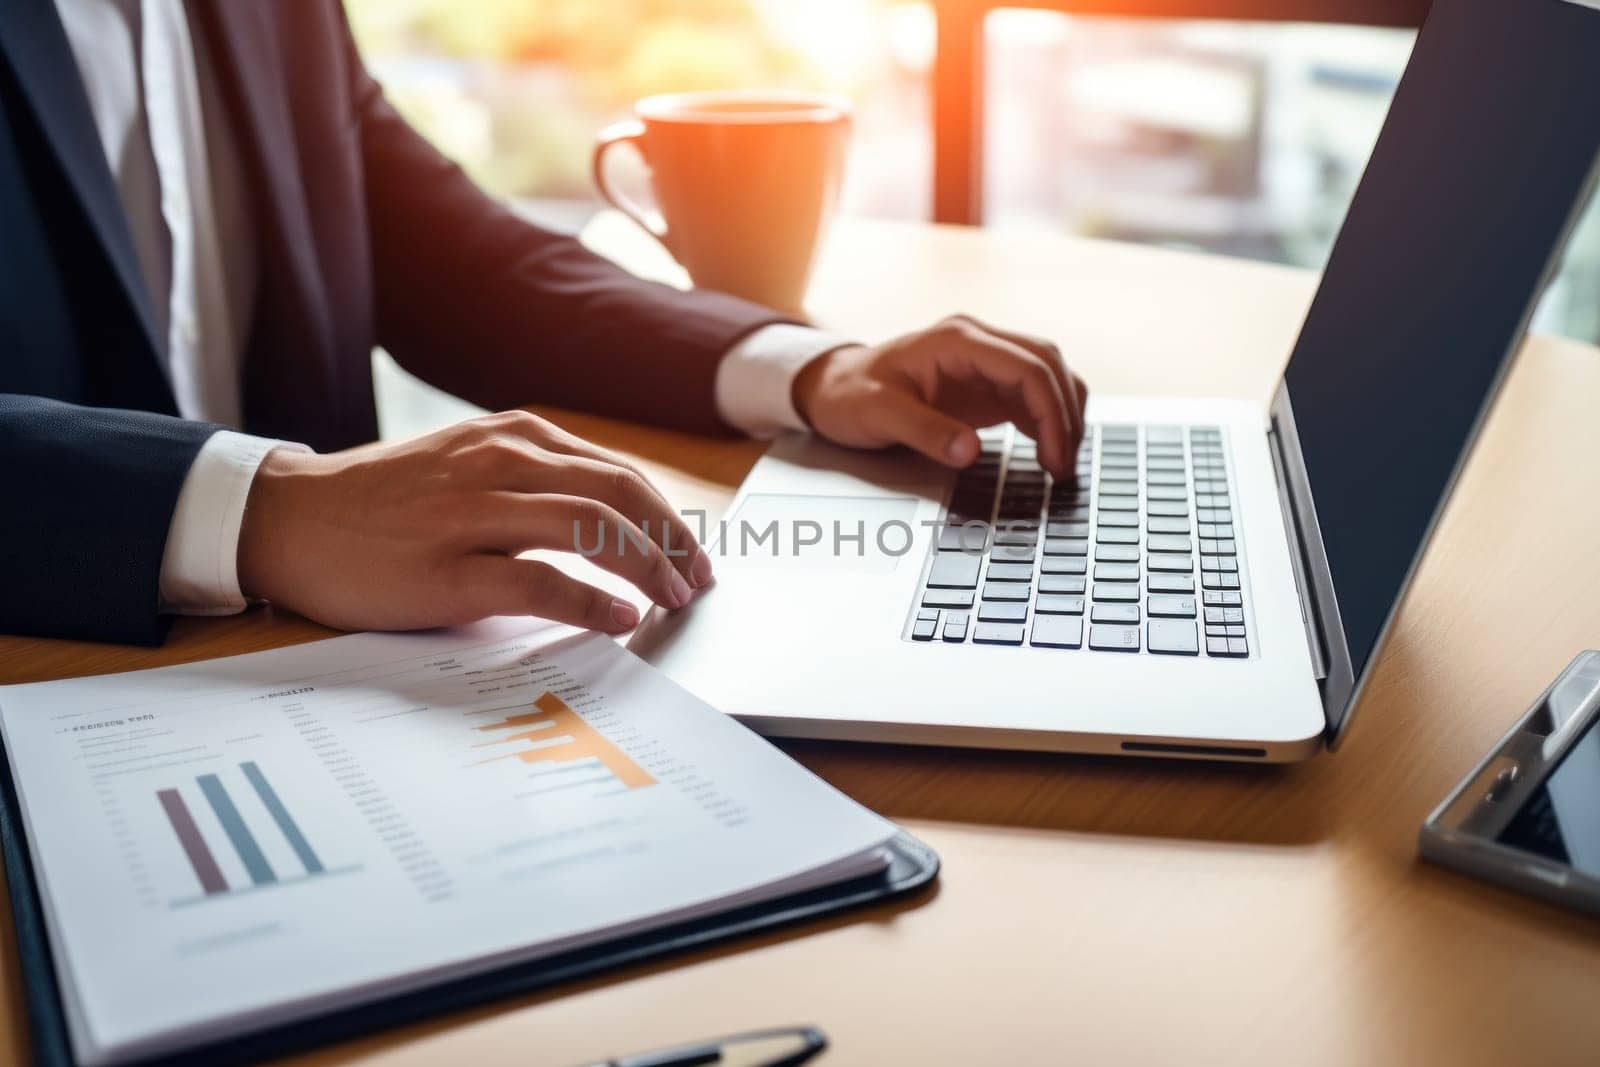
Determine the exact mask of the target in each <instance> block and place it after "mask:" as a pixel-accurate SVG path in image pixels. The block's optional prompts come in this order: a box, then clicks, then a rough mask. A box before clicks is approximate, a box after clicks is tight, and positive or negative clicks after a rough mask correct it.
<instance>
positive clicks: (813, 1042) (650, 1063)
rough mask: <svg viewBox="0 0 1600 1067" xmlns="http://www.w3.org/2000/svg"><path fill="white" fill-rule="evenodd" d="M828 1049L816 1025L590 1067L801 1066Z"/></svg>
mask: <svg viewBox="0 0 1600 1067" xmlns="http://www.w3.org/2000/svg"><path fill="white" fill-rule="evenodd" d="M827 1047H828V1039H827V1038H826V1037H824V1036H823V1033H822V1031H821V1030H818V1029H817V1028H816V1027H814V1026H785V1027H779V1028H777V1029H772V1030H753V1031H751V1032H749V1033H745V1034H734V1035H732V1036H730V1037H723V1038H717V1039H715V1040H712V1041H697V1042H694V1043H693V1044H688V1045H678V1046H676V1047H674V1048H664V1049H657V1050H656V1051H654V1052H636V1053H634V1054H632V1055H630V1056H618V1057H616V1058H615V1059H609V1060H601V1061H600V1062H598V1063H594V1064H588V1065H586V1067H699V1065H700V1064H707V1063H714V1064H717V1065H718V1067H797V1065H799V1064H802V1063H805V1062H806V1061H807V1060H809V1059H810V1058H811V1057H813V1056H815V1055H816V1054H817V1053H819V1052H821V1051H822V1050H823V1049H825V1048H827Z"/></svg>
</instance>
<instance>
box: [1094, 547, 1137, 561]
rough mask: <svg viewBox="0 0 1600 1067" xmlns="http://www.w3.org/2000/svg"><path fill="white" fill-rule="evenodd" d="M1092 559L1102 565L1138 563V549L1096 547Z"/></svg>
mask: <svg viewBox="0 0 1600 1067" xmlns="http://www.w3.org/2000/svg"><path fill="white" fill-rule="evenodd" d="M1094 558H1095V559H1097V560H1099V561H1101V562H1102V563H1138V562H1139V549H1138V548H1137V547H1135V546H1134V545H1098V546H1096V547H1095V550H1094Z"/></svg>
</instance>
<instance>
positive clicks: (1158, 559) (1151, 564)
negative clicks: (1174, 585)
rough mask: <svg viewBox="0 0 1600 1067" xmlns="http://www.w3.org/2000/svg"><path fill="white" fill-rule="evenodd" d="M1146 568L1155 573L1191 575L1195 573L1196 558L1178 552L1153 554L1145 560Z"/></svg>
mask: <svg viewBox="0 0 1600 1067" xmlns="http://www.w3.org/2000/svg"><path fill="white" fill-rule="evenodd" d="M1145 566H1146V567H1148V568H1149V569H1150V570H1153V571H1176V572H1179V573H1182V574H1189V573H1192V572H1193V571H1194V557H1193V556H1189V555H1184V554H1181V553H1177V552H1152V553H1150V555H1149V556H1147V557H1146V558H1145Z"/></svg>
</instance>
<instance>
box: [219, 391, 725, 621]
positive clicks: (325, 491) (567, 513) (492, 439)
mask: <svg viewBox="0 0 1600 1067" xmlns="http://www.w3.org/2000/svg"><path fill="white" fill-rule="evenodd" d="M646 534H648V537H647V536H646ZM602 538H603V544H604V548H603V550H602V551H600V552H599V553H598V554H595V555H592V557H591V558H593V560H594V562H595V563H597V564H599V565H600V566H602V567H605V568H606V569H607V570H610V571H613V572H615V573H617V574H620V575H622V576H623V577H624V578H627V579H628V580H629V581H630V582H632V583H633V584H634V585H636V586H638V587H639V589H640V590H642V591H643V592H644V593H645V594H646V595H647V596H649V597H650V599H651V600H653V601H655V602H656V603H657V604H661V605H663V606H665V607H668V608H676V607H681V606H683V604H684V603H686V602H687V601H688V599H689V594H690V588H691V587H696V588H698V587H700V586H703V585H705V584H706V583H707V582H708V581H710V579H711V560H710V558H709V557H708V556H707V555H706V553H705V552H704V551H703V550H701V549H700V548H699V546H698V545H697V544H696V543H695V540H694V535H693V534H692V533H690V531H689V528H688V527H687V526H686V525H685V524H684V523H683V521H682V520H681V519H680V518H679V517H678V516H676V515H675V514H674V513H673V511H672V509H671V507H670V506H669V505H668V504H667V502H666V501H665V500H664V499H662V497H661V495H660V494H659V493H657V492H656V491H655V489H653V488H652V487H651V486H650V484H649V482H647V481H646V480H645V479H644V477H643V476H642V475H640V473H639V472H638V471H637V470H635V469H634V468H633V467H631V466H629V465H628V464H627V463H626V462H624V461H623V460H621V459H619V458H617V457H616V456H613V455H611V454H609V453H607V452H605V451H604V450H603V449H600V448H597V447H595V446H594V445H591V444H589V443H588V442H586V441H583V440H581V439H579V438H577V437H574V436H572V435H571V434H569V433H566V432H565V431H563V430H561V429H558V428H557V427H555V426H553V425H551V424H550V423H549V422H547V421H545V420H544V419H541V418H539V417H537V416H535V415H531V414H529V413H527V412H523V411H511V412H505V413H503V414H499V415H490V416H486V417H484V418H480V419H473V420H471V421H469V422H464V423H461V424H459V425H457V426H452V427H450V428H449V429H446V430H440V431H439V432H437V433H433V434H429V435H427V436H425V437H419V438H416V439H415V440H411V441H405V442H402V443H399V444H390V445H380V446H375V447H369V448H361V449H356V450H353V451H350V452H341V453H335V454H332V455H325V456H318V455H308V454H305V453H297V452H291V451H288V450H286V449H279V450H277V451H276V452H273V453H272V454H271V455H269V456H268V457H267V459H266V461H265V462H264V463H263V464H262V465H261V469H260V471H259V472H258V473H257V475H256V479H255V482H254V483H253V484H252V486H251V489H250V498H249V503H248V506H247V508H246V511H245V520H244V526H243V528H242V529H241V531H240V536H239V584H240V587H241V588H242V589H243V591H244V593H245V595H246V596H250V597H261V598H265V599H267V600H269V601H272V602H273V603H275V604H280V605H282V606H284V607H286V608H290V609H292V610H294V611H297V612H299V613H300V614H302V615H305V616H306V617H307V618H311V619H315V620H316V621H318V622H321V623H325V624H327V625H329V626H336V627H339V628H341V629H347V630H365V629H379V630H396V629H418V628H423V627H432V626H449V625H454V624H458V623H464V622H469V621H471V620H474V619H480V618H484V617H486V616H489V615H540V616H543V617H545V618H550V619H555V620H557V621H559V622H566V623H572V624H574V625H576V626H584V627H589V628H592V629H597V630H605V631H607V632H610V633H618V632H621V631H623V630H626V629H628V628H629V627H631V626H633V625H634V624H635V623H637V622H638V621H639V613H638V611H637V610H635V608H634V607H633V605H632V604H629V603H628V602H626V601H623V600H617V599H615V598H614V597H612V595H611V594H610V593H607V592H604V591H602V590H600V589H596V588H594V587H593V586H590V585H586V584H585V583H583V582H579V581H577V580H575V579H573V578H569V577H567V576H566V575H564V574H562V573H561V572H560V571H559V570H557V569H556V568H554V567H552V566H550V565H549V564H548V563H542V562H539V561H536V560H523V559H517V558H516V557H517V554H518V553H520V552H524V551H527V550H529V549H535V548H548V549H557V550H562V551H569V552H570V551H574V550H580V551H582V552H583V553H584V554H585V555H590V554H591V553H593V552H594V550H595V546H596V545H597V544H599V543H600V541H599V540H597V539H602ZM668 550H670V556H669V554H668Z"/></svg>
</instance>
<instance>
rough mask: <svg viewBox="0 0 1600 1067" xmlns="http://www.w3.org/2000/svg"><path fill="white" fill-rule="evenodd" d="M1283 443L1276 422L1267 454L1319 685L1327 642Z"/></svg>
mask: <svg viewBox="0 0 1600 1067" xmlns="http://www.w3.org/2000/svg"><path fill="white" fill-rule="evenodd" d="M1282 447H1283V446H1282V442H1281V440H1280V439H1279V435H1278V427H1277V424H1276V422H1274V423H1273V425H1271V426H1270V427H1268V429H1267V451H1268V452H1270V453H1272V478H1273V481H1274V482H1275V483H1276V484H1277V487H1278V513H1279V514H1280V515H1281V516H1282V517H1283V529H1284V533H1286V534H1287V535H1288V537H1289V562H1290V563H1291V564H1292V565H1293V567H1294V586H1295V592H1296V593H1298V594H1299V601H1300V622H1301V625H1303V626H1304V627H1305V631H1306V648H1307V650H1308V651H1309V652H1310V653H1311V670H1312V672H1313V674H1314V675H1315V676H1316V679H1317V681H1319V682H1321V681H1324V680H1325V679H1326V678H1327V677H1328V653H1327V646H1326V644H1324V642H1323V637H1322V626H1321V623H1320V621H1319V618H1318V612H1317V610H1316V606H1315V604H1314V602H1313V600H1312V593H1311V581H1310V579H1309V577H1308V576H1307V571H1306V548H1305V539H1304V538H1303V537H1302V536H1301V533H1300V524H1299V523H1298V522H1296V521H1295V515H1294V502H1293V498H1292V497H1291V496H1290V494H1289V480H1288V478H1287V477H1285V475H1284V470H1283V455H1282V451H1281V450H1282Z"/></svg>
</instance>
